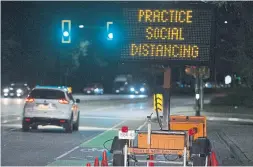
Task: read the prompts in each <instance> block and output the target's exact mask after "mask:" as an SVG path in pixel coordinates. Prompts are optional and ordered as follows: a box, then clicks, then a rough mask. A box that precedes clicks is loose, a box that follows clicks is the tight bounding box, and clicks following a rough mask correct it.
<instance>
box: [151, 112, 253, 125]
mask: <svg viewBox="0 0 253 167" xmlns="http://www.w3.org/2000/svg"><path fill="white" fill-rule="evenodd" d="M159 115H162V114H159ZM178 115H186V116H187V113H178ZM188 116H194V115H188ZM203 116H205V117H206V120H208V121H228V122H244V123H253V119H246V118H227V117H214V116H206V115H203ZM151 119H152V120H157V118H156V114H155V113H154V114H153V115H152V117H151Z"/></svg>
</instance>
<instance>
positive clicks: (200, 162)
mask: <svg viewBox="0 0 253 167" xmlns="http://www.w3.org/2000/svg"><path fill="white" fill-rule="evenodd" d="M210 153H211V142H210V140H209V139H207V138H198V139H197V140H195V141H194V142H193V143H192V147H191V155H193V156H192V162H193V166H206V162H207V158H208V157H209V155H210ZM196 155H198V156H196Z"/></svg>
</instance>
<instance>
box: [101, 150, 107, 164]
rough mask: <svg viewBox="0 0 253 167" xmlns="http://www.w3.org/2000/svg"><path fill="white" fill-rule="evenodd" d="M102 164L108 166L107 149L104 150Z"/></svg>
mask: <svg viewBox="0 0 253 167" xmlns="http://www.w3.org/2000/svg"><path fill="white" fill-rule="evenodd" d="M101 166H108V160H107V155H106V151H104V152H103V158H102V163H101Z"/></svg>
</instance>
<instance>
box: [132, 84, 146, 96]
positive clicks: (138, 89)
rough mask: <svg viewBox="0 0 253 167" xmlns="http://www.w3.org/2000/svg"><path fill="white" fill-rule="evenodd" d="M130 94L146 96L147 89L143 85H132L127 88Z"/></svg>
mask: <svg viewBox="0 0 253 167" xmlns="http://www.w3.org/2000/svg"><path fill="white" fill-rule="evenodd" d="M128 91H129V93H130V94H148V87H147V85H146V84H145V83H132V84H129V86H128Z"/></svg>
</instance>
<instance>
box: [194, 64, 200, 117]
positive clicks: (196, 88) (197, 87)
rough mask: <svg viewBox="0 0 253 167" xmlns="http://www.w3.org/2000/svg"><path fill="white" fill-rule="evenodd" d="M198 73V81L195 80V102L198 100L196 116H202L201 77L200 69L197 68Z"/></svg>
mask: <svg viewBox="0 0 253 167" xmlns="http://www.w3.org/2000/svg"><path fill="white" fill-rule="evenodd" d="M196 70H197V72H196V80H195V82H196V83H195V100H196V107H195V109H196V113H195V115H196V116H200V75H199V67H197V69H196Z"/></svg>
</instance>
